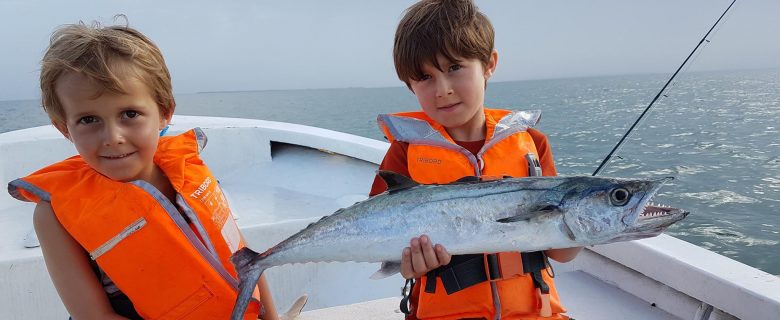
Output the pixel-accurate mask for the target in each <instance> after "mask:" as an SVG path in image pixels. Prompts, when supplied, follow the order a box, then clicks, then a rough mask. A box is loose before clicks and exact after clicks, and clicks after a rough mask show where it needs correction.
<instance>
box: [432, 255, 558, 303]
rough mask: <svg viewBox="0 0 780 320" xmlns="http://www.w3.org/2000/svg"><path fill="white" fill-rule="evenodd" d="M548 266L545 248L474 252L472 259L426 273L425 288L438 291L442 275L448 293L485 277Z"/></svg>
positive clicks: (506, 276)
mask: <svg viewBox="0 0 780 320" xmlns="http://www.w3.org/2000/svg"><path fill="white" fill-rule="evenodd" d="M545 267H546V263H545V257H544V253H543V252H541V251H539V252H523V253H516V252H515V253H510V252H503V253H500V254H479V255H473V257H471V258H469V259H466V260H463V261H460V262H458V263H450V264H448V265H446V266H442V267H439V268H437V269H434V270H432V271H430V272H428V274H426V275H425V277H426V283H425V288H424V290H425V292H427V293H435V292H436V278H437V277H439V278H441V282H442V284H443V285H444V290H445V291H447V294H453V293H455V292H458V291H460V290H463V289H466V288H468V287H471V286H473V285H476V284H479V283H482V282H485V281H492V282H494V281H500V280H505V279H512V278H515V277H518V276H521V275H523V274H527V273H532V272H537V273H538V272H540V271H541V270H544V269H545ZM540 275H541V274H540ZM548 291H549V289H548Z"/></svg>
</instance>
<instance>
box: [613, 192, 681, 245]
mask: <svg viewBox="0 0 780 320" xmlns="http://www.w3.org/2000/svg"><path fill="white" fill-rule="evenodd" d="M673 179H674V178H672V177H667V178H663V179H660V180H657V181H656V183H657V185H656V186H654V187H653V188H652V189H651V190H650V191H648V192H647V193H646V194H645V196H644V197H643V198H642V200H641V202H640V203H639V205H637V208H638V209H641V211H639V214H637V215H636V216H635V217H636V218H635V219H633V221H632V222H631V223H627V224H626V225H627V228H626V229H625V230H624V231H623V232H622V233H621V234H620V235H618V236H617V237H616V238H614V239H612V241H610V242H615V241H626V240H635V239H642V238H649V237H654V236H657V235H659V234H661V233H662V232H664V230H666V228H668V227H669V226H671V225H672V224H674V223H676V222H678V221H680V220H682V219H685V217H687V216H688V214H690V212H688V211H685V210H683V209H680V208H674V207H671V206H668V205H665V204H659V203H654V202H652V201H650V200H651V199H652V198H653V196H655V194H656V193H657V192H658V190H660V189H661V187H662V186H663V185H664V184H666V183H667V182H669V181H672V180H673Z"/></svg>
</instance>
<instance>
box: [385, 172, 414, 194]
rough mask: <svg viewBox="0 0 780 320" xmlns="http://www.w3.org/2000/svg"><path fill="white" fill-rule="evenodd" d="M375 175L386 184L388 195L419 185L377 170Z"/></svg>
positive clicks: (398, 175)
mask: <svg viewBox="0 0 780 320" xmlns="http://www.w3.org/2000/svg"><path fill="white" fill-rule="evenodd" d="M377 174H378V175H379V176H380V177H382V180H384V181H385V183H386V184H387V191H388V192H390V193H392V192H396V191H399V190H404V189H409V188H411V187H414V186H418V185H420V184H419V183H417V182H414V180H412V179H409V178H408V177H406V176H404V175H400V174H397V173H395V172H392V171H387V170H379V171H377Z"/></svg>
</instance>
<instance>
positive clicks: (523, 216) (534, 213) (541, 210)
mask: <svg viewBox="0 0 780 320" xmlns="http://www.w3.org/2000/svg"><path fill="white" fill-rule="evenodd" d="M556 211H559V208H558V206H556V205H554V204H542V205H539V206H537V207H536V208H534V209H532V210H530V211H528V212H523V213H520V214H518V215H514V216H511V217H506V218H501V219H498V220H496V222H500V223H510V222H518V221H526V220H530V219H531V218H533V217H538V216H540V215H543V214H550V213H555V212H556Z"/></svg>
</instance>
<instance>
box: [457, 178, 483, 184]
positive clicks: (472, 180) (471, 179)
mask: <svg viewBox="0 0 780 320" xmlns="http://www.w3.org/2000/svg"><path fill="white" fill-rule="evenodd" d="M479 181H480V179H479V177H475V176H465V177H463V178H460V179H458V180H455V182H453V183H472V182H479Z"/></svg>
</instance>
